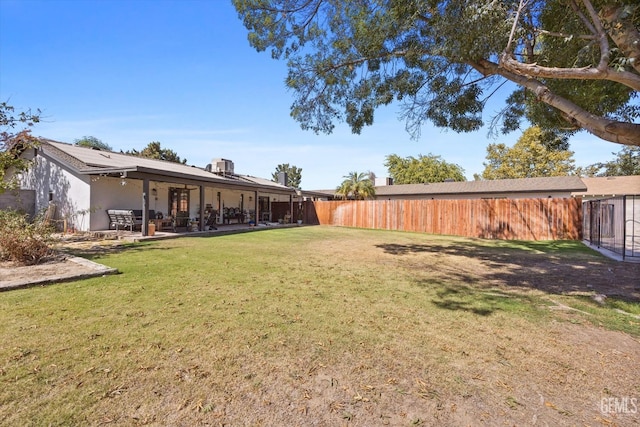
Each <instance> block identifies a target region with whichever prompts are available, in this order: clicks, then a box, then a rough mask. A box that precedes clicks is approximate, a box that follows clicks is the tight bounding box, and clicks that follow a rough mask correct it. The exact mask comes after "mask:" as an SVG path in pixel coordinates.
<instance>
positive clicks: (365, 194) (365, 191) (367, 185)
mask: <svg viewBox="0 0 640 427" xmlns="http://www.w3.org/2000/svg"><path fill="white" fill-rule="evenodd" d="M369 175H370V174H369V172H366V173H365V172H361V173H358V172H350V173H349V174H348V175H345V176H344V177H343V178H345V180H344V181H342V184H340V186H339V187H338V188H337V189H336V194H338V195H339V196H342V198H343V199H349V198H352V199H356V200H364V199H367V198H372V197H374V196H375V195H376V189H375V187H374V185H373V182H371V179H369Z"/></svg>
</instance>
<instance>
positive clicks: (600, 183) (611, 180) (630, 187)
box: [575, 175, 640, 196]
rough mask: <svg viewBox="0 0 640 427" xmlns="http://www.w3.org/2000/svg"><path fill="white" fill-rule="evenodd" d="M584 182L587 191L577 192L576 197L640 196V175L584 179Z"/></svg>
mask: <svg viewBox="0 0 640 427" xmlns="http://www.w3.org/2000/svg"><path fill="white" fill-rule="evenodd" d="M582 181H583V182H584V183H585V185H586V186H587V189H586V190H585V191H581V192H576V193H575V195H576V196H621V195H625V194H629V195H631V194H635V195H640V175H631V176H603V177H595V178H582Z"/></svg>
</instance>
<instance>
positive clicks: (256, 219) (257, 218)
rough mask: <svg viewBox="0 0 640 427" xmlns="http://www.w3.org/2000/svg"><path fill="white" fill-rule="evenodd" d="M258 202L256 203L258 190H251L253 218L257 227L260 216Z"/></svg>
mask: <svg viewBox="0 0 640 427" xmlns="http://www.w3.org/2000/svg"><path fill="white" fill-rule="evenodd" d="M259 210H260V203H258V192H257V191H254V192H253V211H254V212H255V216H256V217H255V218H254V219H253V220H254V221H255V224H254V225H255V226H256V227H257V226H258V224H259V223H260V222H259V218H260V212H259Z"/></svg>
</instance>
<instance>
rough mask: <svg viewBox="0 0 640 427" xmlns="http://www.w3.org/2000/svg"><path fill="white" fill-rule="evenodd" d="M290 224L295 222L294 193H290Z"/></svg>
mask: <svg viewBox="0 0 640 427" xmlns="http://www.w3.org/2000/svg"><path fill="white" fill-rule="evenodd" d="M289 224H293V195H292V194H289Z"/></svg>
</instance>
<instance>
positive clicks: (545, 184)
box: [376, 176, 587, 196]
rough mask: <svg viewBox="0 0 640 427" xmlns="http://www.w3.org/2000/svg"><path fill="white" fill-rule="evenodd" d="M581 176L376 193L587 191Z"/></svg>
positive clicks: (399, 188) (446, 184)
mask: <svg viewBox="0 0 640 427" xmlns="http://www.w3.org/2000/svg"><path fill="white" fill-rule="evenodd" d="M586 190H587V187H586V186H585V184H584V183H583V182H582V180H581V179H580V178H579V177H577V176H559V177H545V178H521V179H496V180H490V181H464V182H438V183H426V184H399V185H383V186H379V187H376V196H391V195H394V196H399V195H426V194H433V195H436V194H486V193H535V192H541V191H542V192H544V191H569V192H578V191H586Z"/></svg>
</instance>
